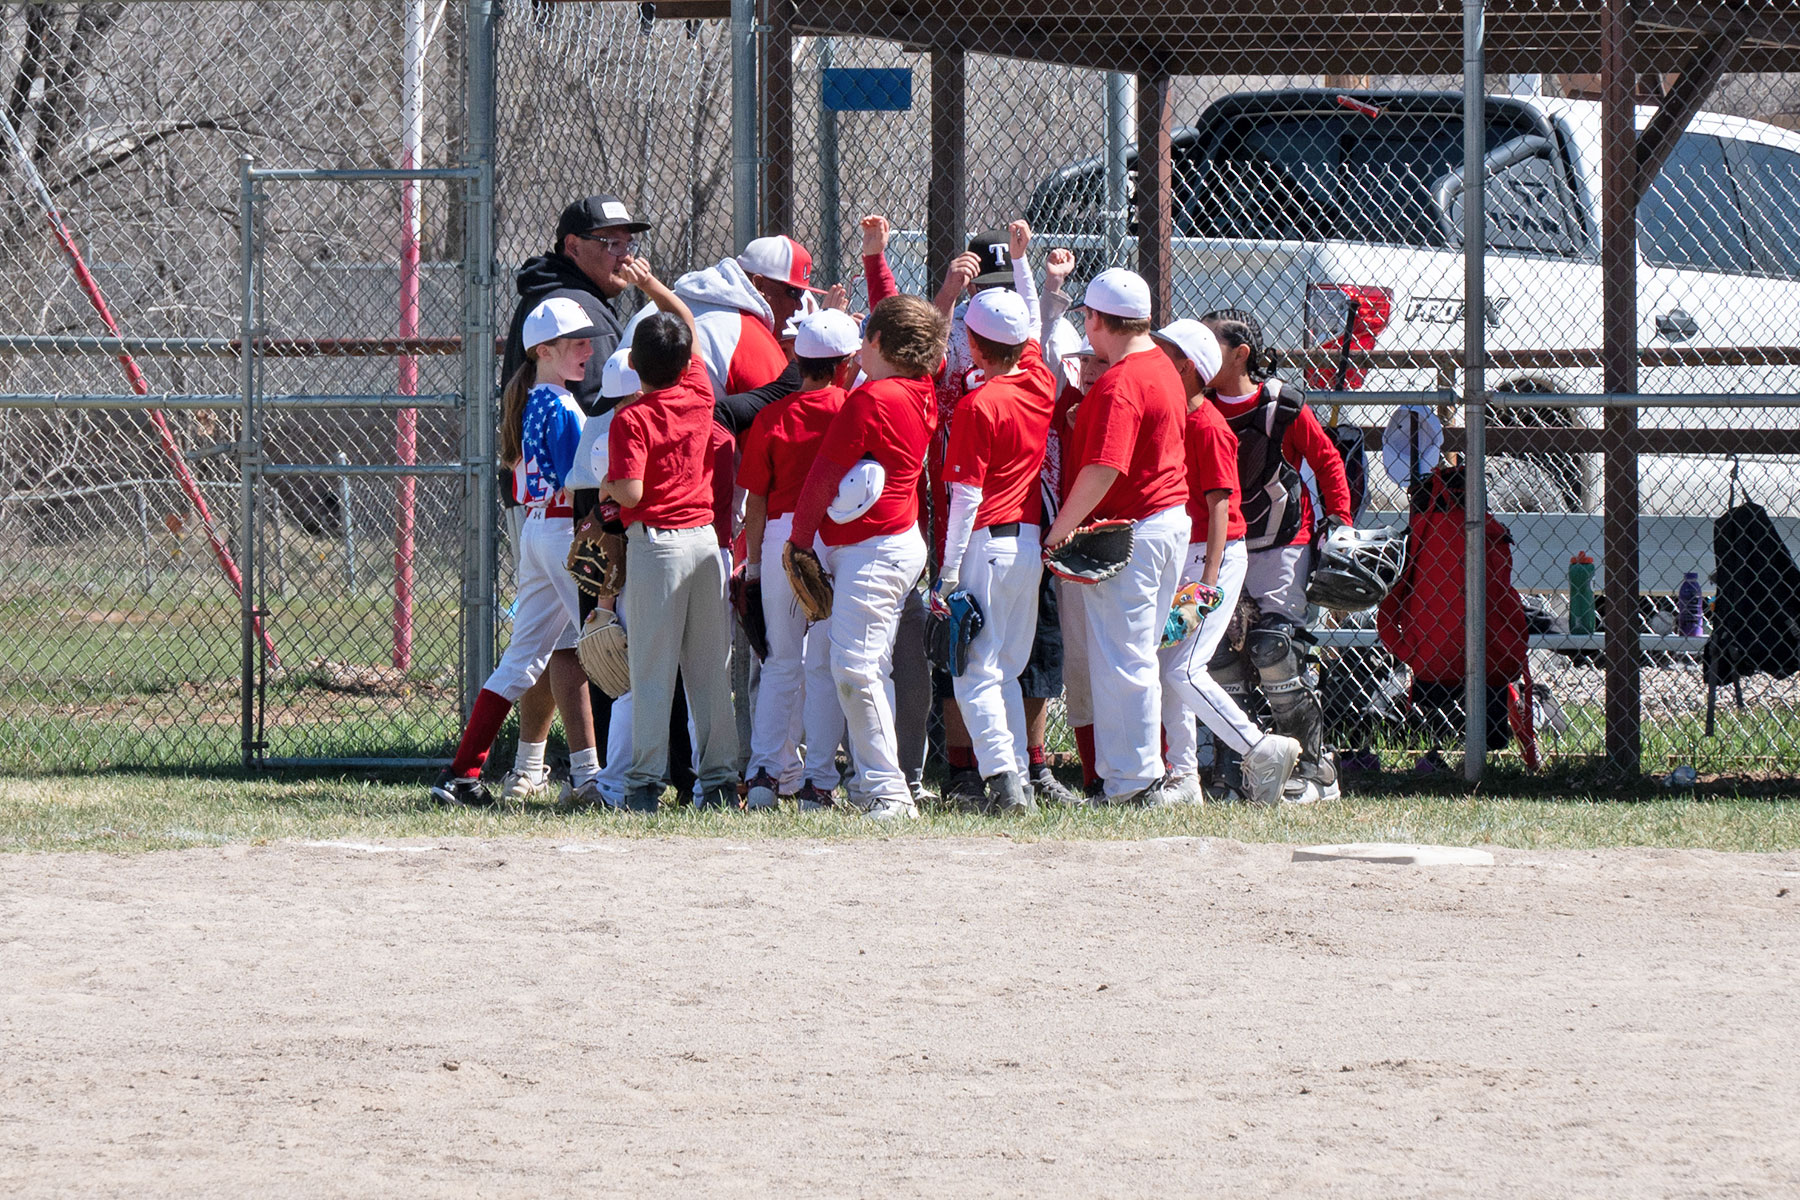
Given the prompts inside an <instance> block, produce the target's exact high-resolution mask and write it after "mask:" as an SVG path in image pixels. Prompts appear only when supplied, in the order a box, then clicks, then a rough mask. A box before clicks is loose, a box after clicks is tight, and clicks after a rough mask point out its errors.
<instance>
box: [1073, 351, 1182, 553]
mask: <svg viewBox="0 0 1800 1200" xmlns="http://www.w3.org/2000/svg"><path fill="white" fill-rule="evenodd" d="M1186 424H1187V389H1186V388H1184V387H1183V386H1182V384H1181V376H1180V375H1178V374H1176V372H1175V364H1174V363H1171V362H1170V361H1169V356H1168V355H1166V354H1164V353H1163V352H1162V351H1161V350H1157V349H1151V350H1142V351H1139V352H1138V353H1136V354H1128V355H1126V356H1125V357H1124V358H1122V359H1120V360H1119V361H1118V362H1116V363H1114V364H1113V365H1112V366H1110V367H1108V368H1107V369H1106V373H1105V374H1104V375H1102V376H1100V378H1099V379H1097V380H1096V381H1095V382H1094V386H1093V387H1092V388H1090V389H1089V390H1088V394H1087V398H1086V399H1085V400H1083V401H1082V402H1081V407H1080V409H1078V410H1077V411H1076V414H1075V438H1074V440H1075V451H1074V454H1073V455H1072V457H1071V463H1070V466H1071V467H1072V468H1073V471H1074V473H1075V474H1080V472H1081V470H1082V469H1083V468H1084V467H1089V466H1093V465H1095V464H1098V465H1100V466H1103V467H1112V468H1114V469H1116V470H1117V471H1118V472H1119V477H1118V479H1116V480H1115V481H1114V482H1113V485H1112V487H1111V488H1109V489H1107V493H1106V495H1105V496H1103V497H1101V500H1100V503H1099V504H1098V505H1096V506H1095V508H1094V511H1093V513H1092V514H1091V515H1090V516H1089V518H1088V519H1089V520H1091V521H1141V520H1143V519H1144V518H1145V517H1153V516H1155V515H1156V514H1157V513H1159V512H1163V511H1165V510H1167V509H1171V508H1175V507H1178V506H1180V505H1185V504H1186V503H1187V498H1188V485H1187V437H1186V433H1185V426H1186Z"/></svg>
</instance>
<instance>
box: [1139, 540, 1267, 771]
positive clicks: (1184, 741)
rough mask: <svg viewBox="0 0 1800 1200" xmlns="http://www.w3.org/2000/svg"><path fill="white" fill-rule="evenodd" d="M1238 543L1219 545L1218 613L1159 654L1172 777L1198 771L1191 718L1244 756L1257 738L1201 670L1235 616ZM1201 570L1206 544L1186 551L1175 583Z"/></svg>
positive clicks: (1243, 558)
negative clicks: (1185, 563) (1197, 719)
mask: <svg viewBox="0 0 1800 1200" xmlns="http://www.w3.org/2000/svg"><path fill="white" fill-rule="evenodd" d="M1247 557H1248V556H1247V555H1246V553H1245V551H1244V543H1243V542H1242V541H1235V542H1227V543H1225V552H1224V555H1223V557H1221V558H1220V560H1219V595H1220V597H1221V598H1220V600H1219V607H1218V608H1215V609H1214V610H1213V611H1212V612H1210V613H1208V614H1206V617H1205V619H1203V620H1202V621H1201V622H1200V628H1198V629H1196V630H1194V632H1193V633H1192V634H1191V635H1189V636H1188V638H1187V639H1186V640H1184V641H1182V642H1181V643H1180V644H1179V645H1175V646H1170V647H1169V648H1168V649H1167V650H1164V651H1161V652H1160V655H1159V657H1160V658H1161V660H1162V684H1163V696H1162V721H1163V736H1165V737H1166V738H1168V741H1169V770H1171V771H1173V772H1174V773H1175V774H1177V775H1193V774H1195V773H1197V772H1198V771H1199V769H1200V739H1199V738H1198V737H1197V736H1196V735H1195V732H1194V718H1195V717H1199V718H1200V719H1201V720H1202V721H1205V722H1206V727H1207V728H1208V729H1210V730H1212V732H1213V736H1214V737H1216V738H1218V739H1219V740H1220V741H1221V742H1224V743H1225V744H1226V745H1227V746H1230V747H1231V748H1232V749H1233V750H1236V751H1237V752H1238V753H1239V754H1242V753H1243V752H1244V751H1246V750H1248V749H1249V748H1250V747H1251V746H1253V745H1255V744H1256V742H1257V741H1258V740H1259V739H1261V737H1262V730H1260V729H1258V728H1257V727H1256V725H1255V724H1254V723H1253V722H1252V721H1251V720H1250V718H1249V717H1246V716H1245V715H1244V710H1243V709H1241V708H1239V707H1238V706H1237V704H1236V702H1235V701H1233V700H1232V698H1231V696H1230V695H1229V694H1227V693H1226V691H1225V689H1224V688H1222V687H1220V686H1219V685H1218V684H1217V683H1216V682H1214V681H1213V677H1212V676H1211V675H1209V674H1208V673H1207V670H1206V664H1208V663H1209V662H1211V661H1212V656H1213V654H1214V652H1215V651H1217V650H1218V648H1219V643H1220V642H1222V641H1224V640H1225V631H1226V630H1227V629H1229V628H1230V627H1231V615H1232V614H1233V613H1234V612H1236V611H1237V602H1238V595H1239V593H1240V592H1242V591H1243V587H1244V567H1245V564H1246V562H1247ZM1205 569H1206V544H1205V543H1204V542H1202V543H1201V544H1200V545H1197V546H1190V547H1188V555H1187V567H1186V568H1185V569H1184V570H1183V571H1182V572H1181V582H1182V583H1184V584H1186V583H1195V582H1198V581H1199V579H1200V576H1201V574H1202V572H1204V571H1205Z"/></svg>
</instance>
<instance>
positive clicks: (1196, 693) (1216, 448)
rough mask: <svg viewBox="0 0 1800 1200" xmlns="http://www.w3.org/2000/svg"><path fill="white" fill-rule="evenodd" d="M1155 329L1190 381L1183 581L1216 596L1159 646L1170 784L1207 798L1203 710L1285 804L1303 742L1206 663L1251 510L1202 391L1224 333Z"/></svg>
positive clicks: (1188, 798) (1236, 576)
mask: <svg viewBox="0 0 1800 1200" xmlns="http://www.w3.org/2000/svg"><path fill="white" fill-rule="evenodd" d="M1155 337H1156V340H1157V343H1158V344H1159V345H1161V346H1162V349H1163V353H1164V354H1167V355H1168V356H1169V360H1170V361H1171V362H1173V363H1174V364H1175V369H1176V370H1177V371H1178V372H1179V373H1180V375H1181V382H1182V386H1183V387H1184V388H1185V389H1186V390H1187V406H1188V420H1187V460H1188V515H1189V516H1190V517H1191V518H1192V520H1193V523H1194V524H1193V531H1192V533H1191V534H1190V535H1189V538H1188V557H1187V566H1186V567H1185V568H1184V569H1183V570H1182V573H1181V583H1182V586H1183V587H1185V586H1187V585H1188V584H1190V583H1196V584H1199V585H1200V586H1201V587H1202V588H1206V589H1210V590H1211V591H1212V592H1213V594H1214V596H1215V598H1216V600H1217V603H1216V605H1215V607H1214V608H1213V609H1212V611H1211V612H1208V613H1206V614H1205V616H1203V617H1202V618H1201V621H1200V627H1199V628H1198V629H1196V630H1195V631H1194V632H1193V633H1191V634H1189V635H1188V636H1187V637H1186V638H1183V639H1182V640H1181V641H1180V642H1177V643H1176V644H1175V645H1173V646H1169V647H1167V648H1165V649H1164V650H1163V651H1162V672H1163V676H1162V678H1163V736H1164V738H1165V740H1166V744H1167V753H1168V760H1169V777H1168V779H1167V780H1166V781H1165V783H1164V786H1165V789H1166V791H1167V794H1168V796H1169V798H1170V799H1171V800H1173V801H1174V802H1175V803H1181V804H1198V803H1201V802H1202V798H1203V797H1202V793H1201V790H1200V774H1199V771H1200V757H1199V743H1198V740H1197V738H1196V737H1195V730H1194V718H1195V717H1198V718H1200V720H1202V721H1204V722H1206V727H1207V728H1208V729H1210V730H1211V731H1212V734H1213V737H1214V739H1215V740H1216V741H1218V742H1219V743H1220V744H1222V745H1224V746H1226V747H1229V748H1230V749H1231V750H1232V751H1233V752H1234V753H1237V754H1240V755H1242V756H1243V773H1244V778H1245V782H1246V783H1247V784H1248V785H1249V788H1248V790H1249V793H1250V794H1249V798H1250V799H1251V800H1253V801H1255V802H1257V803H1259V804H1278V803H1280V802H1281V789H1282V788H1283V787H1284V786H1285V785H1286V784H1287V781H1288V777H1289V776H1290V775H1291V774H1293V770H1294V764H1295V763H1296V762H1297V761H1299V758H1300V743H1299V742H1297V741H1295V740H1294V739H1293V738H1288V737H1280V736H1273V735H1265V734H1264V733H1263V731H1262V730H1260V729H1258V728H1257V727H1256V725H1255V723H1254V722H1252V721H1251V720H1250V718H1249V717H1247V716H1245V715H1244V710H1243V709H1241V708H1239V707H1238V706H1237V704H1236V702H1234V701H1233V700H1232V698H1231V696H1230V695H1229V694H1228V693H1227V692H1226V691H1225V689H1224V688H1222V687H1220V686H1219V684H1218V683H1217V682H1216V681H1215V680H1214V679H1213V677H1212V676H1211V675H1210V674H1208V672H1207V664H1208V663H1209V662H1210V661H1211V660H1212V657H1213V653H1214V651H1216V650H1217V649H1218V648H1219V646H1220V645H1221V644H1222V643H1223V642H1224V640H1225V633H1226V630H1227V629H1228V628H1229V626H1230V625H1231V618H1232V615H1233V614H1234V613H1235V612H1236V611H1237V604H1238V595H1239V593H1240V592H1241V591H1242V590H1243V586H1244V567H1245V563H1246V561H1247V558H1248V556H1247V554H1246V553H1245V550H1244V513H1243V510H1242V508H1240V507H1239V505H1238V495H1237V493H1238V469H1237V459H1238V445H1237V436H1236V435H1235V434H1233V433H1232V432H1231V426H1229V425H1227V424H1226V423H1225V418H1224V417H1221V416H1220V415H1219V413H1218V410H1217V409H1215V408H1214V407H1213V405H1212V403H1211V401H1209V400H1207V398H1206V391H1205V389H1206V385H1207V383H1208V382H1209V381H1211V379H1212V378H1213V376H1214V375H1216V374H1218V370H1219V362H1220V358H1221V355H1220V351H1219V343H1218V340H1217V339H1216V338H1214V337H1213V334H1212V330H1210V329H1208V328H1207V327H1206V326H1205V325H1202V324H1201V323H1200V322H1198V321H1194V320H1180V321H1175V322H1172V323H1170V324H1169V325H1167V326H1164V327H1163V328H1162V329H1159V330H1157V331H1156V334H1155Z"/></svg>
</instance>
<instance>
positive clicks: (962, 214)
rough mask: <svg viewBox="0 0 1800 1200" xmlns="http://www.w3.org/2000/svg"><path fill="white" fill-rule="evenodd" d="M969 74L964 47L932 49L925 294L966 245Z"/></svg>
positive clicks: (931, 291)
mask: <svg viewBox="0 0 1800 1200" xmlns="http://www.w3.org/2000/svg"><path fill="white" fill-rule="evenodd" d="M967 83H968V77H967V72H966V66H965V63H964V59H963V52H962V51H961V50H958V49H955V48H954V47H946V48H943V49H937V50H933V51H932V52H931V190H930V191H929V192H928V193H927V194H926V197H925V229H926V247H925V295H926V296H928V297H929V296H932V295H935V294H936V293H937V289H938V285H939V284H940V283H942V282H943V280H944V272H945V271H947V270H949V269H950V261H951V260H952V259H954V258H955V257H956V256H957V255H958V254H961V253H962V252H963V251H964V250H965V249H967V248H968V247H967V245H966V242H967V239H968V236H969V222H968V212H967V208H966V203H967V201H966V196H965V190H964V183H965V180H966V172H965V160H964V157H963V147H964V139H963V129H964V124H965V120H966V117H967V95H966V87H967Z"/></svg>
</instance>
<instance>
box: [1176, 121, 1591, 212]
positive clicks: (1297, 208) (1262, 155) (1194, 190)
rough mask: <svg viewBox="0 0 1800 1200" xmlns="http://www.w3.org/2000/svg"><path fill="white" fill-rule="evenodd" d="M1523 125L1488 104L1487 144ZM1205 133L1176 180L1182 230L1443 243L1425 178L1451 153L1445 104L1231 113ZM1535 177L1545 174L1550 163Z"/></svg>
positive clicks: (1457, 141)
mask: <svg viewBox="0 0 1800 1200" xmlns="http://www.w3.org/2000/svg"><path fill="white" fill-rule="evenodd" d="M1534 132H1538V129H1537V127H1536V124H1535V122H1534V120H1533V118H1532V117H1531V115H1530V113H1529V112H1528V111H1526V110H1523V109H1515V108H1513V107H1512V106H1506V105H1502V106H1499V107H1496V108H1494V109H1493V110H1492V115H1491V117H1490V119H1489V122H1488V131H1487V137H1488V144H1489V145H1493V146H1497V145H1500V144H1501V143H1502V142H1505V141H1508V140H1510V139H1512V138H1515V137H1520V136H1524V135H1526V134H1530V133H1534ZM1207 141H1208V144H1207V147H1206V150H1205V152H1204V153H1203V154H1201V155H1196V156H1195V158H1194V159H1192V160H1191V171H1192V174H1191V176H1190V177H1189V178H1188V179H1187V180H1184V181H1182V184H1183V186H1180V187H1178V190H1177V201H1178V203H1179V205H1180V209H1181V211H1180V213H1179V214H1178V216H1177V226H1178V227H1181V226H1185V227H1186V228H1184V229H1181V232H1184V233H1192V234H1194V235H1197V236H1200V237H1222V238H1247V239H1274V238H1279V239H1291V240H1297V241H1325V240H1342V241H1358V242H1377V243H1386V244H1390V245H1403V246H1443V245H1445V236H1444V233H1443V230H1442V229H1441V228H1440V227H1439V224H1438V220H1437V213H1436V210H1435V208H1434V205H1433V201H1432V186H1433V184H1435V183H1436V182H1437V180H1439V179H1441V178H1442V177H1443V176H1444V174H1445V173H1446V172H1448V171H1452V170H1454V169H1455V168H1456V167H1457V166H1459V165H1461V163H1462V153H1463V150H1462V117H1461V115H1460V113H1459V112H1457V111H1456V110H1454V109H1405V108H1392V109H1390V110H1389V111H1388V112H1386V113H1384V114H1383V115H1382V116H1380V117H1378V118H1374V119H1370V118H1368V117H1364V116H1360V115H1358V114H1355V113H1351V112H1348V111H1345V110H1341V109H1333V110H1331V111H1328V112H1322V111H1301V112H1266V111H1264V112H1241V113H1236V114H1233V115H1230V116H1228V117H1227V118H1226V123H1225V124H1224V126H1223V128H1220V129H1218V130H1217V131H1216V132H1214V133H1212V135H1211V136H1210V138H1208V139H1207ZM1546 165H1547V164H1546ZM1530 170H1531V169H1530V168H1527V174H1529V171H1530ZM1544 177H1545V178H1546V179H1550V180H1551V181H1552V182H1554V172H1550V171H1546V172H1544ZM1522 182H1524V183H1526V184H1528V183H1529V180H1528V179H1527V180H1523V181H1522ZM1558 211H1560V203H1559V205H1558ZM1562 236H1564V235H1563V234H1555V235H1552V237H1551V240H1552V241H1556V240H1558V239H1559V238H1561V237H1562ZM1530 237H1531V238H1532V239H1534V240H1542V238H1541V235H1540V234H1538V233H1533V234H1531V235H1530Z"/></svg>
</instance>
